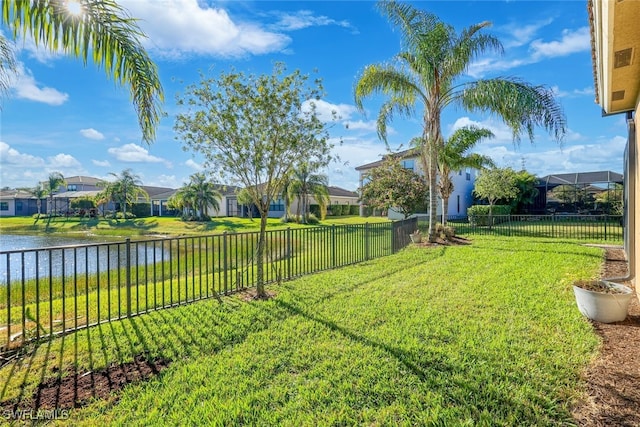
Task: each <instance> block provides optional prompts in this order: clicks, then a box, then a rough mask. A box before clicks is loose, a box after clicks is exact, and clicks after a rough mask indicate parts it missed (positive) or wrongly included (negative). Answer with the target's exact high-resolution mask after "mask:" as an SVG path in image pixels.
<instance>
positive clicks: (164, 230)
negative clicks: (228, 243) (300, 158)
mask: <svg viewBox="0 0 640 427" xmlns="http://www.w3.org/2000/svg"><path fill="white" fill-rule="evenodd" d="M385 221H387V219H386V218H380V217H368V218H361V217H357V216H351V217H328V218H327V219H326V220H324V221H322V224H321V225H332V224H336V225H343V224H363V223H365V222H370V223H374V222H385ZM267 227H268V229H278V228H286V227H291V228H296V227H305V226H304V225H302V224H295V223H289V224H283V223H282V221H280V220H279V219H277V218H269V220H268V222H267ZM259 228H260V220H259V218H258V219H253V220H251V219H248V218H227V217H224V218H213V219H212V220H211V221H208V222H185V221H181V220H180V219H179V218H174V217H149V218H139V219H132V220H122V219H121V220H115V219H101V218H64V217H58V218H52V219H51V221H48V220H47V219H40V220H38V221H36V220H34V219H33V218H30V217H0V234H2V233H16V234H18V233H24V234H29V233H57V234H60V233H62V234H70V235H73V234H86V233H90V234H95V235H104V236H123V237H133V236H147V235H164V236H184V235H197V234H208V233H222V232H224V231H227V232H243V231H256V230H258V229H259Z"/></svg>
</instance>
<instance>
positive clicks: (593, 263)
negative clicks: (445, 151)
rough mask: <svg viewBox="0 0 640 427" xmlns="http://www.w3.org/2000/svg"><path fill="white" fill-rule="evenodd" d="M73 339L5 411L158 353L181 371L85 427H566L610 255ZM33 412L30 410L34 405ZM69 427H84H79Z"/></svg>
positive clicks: (409, 263) (478, 268) (481, 254)
mask: <svg viewBox="0 0 640 427" xmlns="http://www.w3.org/2000/svg"><path fill="white" fill-rule="evenodd" d="M473 240H474V241H473V244H472V245H468V246H453V247H439V248H429V249H425V248H418V247H410V248H408V249H406V250H403V251H401V252H400V253H399V254H396V255H393V256H389V257H384V258H380V259H377V260H374V261H370V262H366V263H362V264H358V265H355V266H351V267H346V268H343V269H340V270H333V271H330V272H326V273H322V274H316V275H312V276H307V277H303V278H300V279H298V280H295V281H291V282H285V283H283V284H282V285H279V286H272V287H270V289H271V290H273V291H275V292H276V293H277V297H276V298H274V299H272V300H269V301H266V302H257V301H255V302H251V303H246V302H241V301H240V300H239V299H237V298H235V297H225V298H224V299H223V304H219V303H218V302H217V301H215V300H208V301H203V302H198V303H194V304H191V305H188V306H183V307H179V308H175V309H171V310H164V311H158V312H153V313H150V314H147V315H142V316H139V317H135V318H132V319H128V320H124V321H120V322H112V323H110V324H104V325H101V326H98V327H94V328H90V329H88V330H85V331H81V332H78V333H76V334H72V335H69V336H66V337H64V338H57V339H55V340H53V341H52V342H50V343H47V344H43V345H41V346H40V347H39V348H37V350H36V351H35V352H34V353H33V354H32V355H30V356H28V357H27V358H25V359H23V360H20V361H16V362H13V363H11V364H9V365H7V366H5V367H3V368H2V369H1V370H0V378H2V379H3V380H2V382H1V383H0V387H1V388H0V390H1V392H0V400H1V401H7V400H13V399H20V398H26V397H28V396H31V395H32V393H33V392H34V390H35V389H36V387H37V384H38V383H39V382H40V381H42V380H46V379H47V378H56V377H58V376H59V375H63V373H64V372H66V371H67V370H74V369H76V370H77V371H78V372H82V371H86V370H98V369H101V368H103V367H105V366H108V365H110V364H113V363H116V364H117V363H123V362H128V361H131V360H133V357H134V356H135V355H137V354H141V353H144V354H145V355H146V357H148V358H157V357H163V358H166V359H168V360H171V361H172V364H171V365H170V366H169V368H167V369H166V370H164V371H163V372H162V373H161V374H160V375H159V376H158V377H156V378H154V379H152V380H150V381H147V382H144V383H138V384H131V385H129V386H127V387H126V388H125V389H124V390H123V391H122V392H120V394H119V399H117V400H116V399H111V400H108V401H95V402H94V403H92V404H91V405H89V406H88V407H85V408H81V409H76V410H73V411H72V420H71V422H72V423H73V424H74V425H127V426H128V425H220V426H222V425H242V424H245V425H284V426H287V425H289V426H300V425H310V426H311V425H312V426H315V425H447V426H448V425H491V426H493V425H507V426H512V425H536V426H539V425H558V424H563V423H568V422H570V419H571V418H570V413H569V406H570V404H571V402H572V399H574V398H576V397H577V396H579V395H580V393H581V392H582V384H581V382H580V379H579V378H580V377H579V375H580V372H581V371H582V370H583V369H584V368H585V367H586V365H587V364H588V363H589V361H590V360H592V358H593V357H594V356H595V354H596V351H597V348H598V344H599V341H598V339H597V336H596V335H595V333H594V332H593V329H592V327H591V325H590V324H589V323H588V322H587V321H586V320H585V319H584V318H582V316H581V315H580V314H579V312H578V310H577V308H576V307H575V301H574V298H573V295H572V293H571V289H570V288H571V286H570V284H571V283H572V282H573V281H574V280H576V279H580V278H588V277H592V276H595V275H597V274H598V270H599V267H600V264H601V261H602V250H600V249H598V248H593V247H585V246H582V245H580V244H577V243H574V242H568V241H566V242H556V241H549V240H539V239H521V238H495V237H494V238H490V237H476V238H474V239H473ZM18 406H19V405H18ZM65 423H66V424H68V423H69V421H66V422H65Z"/></svg>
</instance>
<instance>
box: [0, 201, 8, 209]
mask: <svg viewBox="0 0 640 427" xmlns="http://www.w3.org/2000/svg"><path fill="white" fill-rule="evenodd" d="M8 210H9V202H0V211H8Z"/></svg>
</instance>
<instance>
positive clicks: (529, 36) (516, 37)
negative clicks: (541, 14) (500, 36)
mask: <svg viewBox="0 0 640 427" xmlns="http://www.w3.org/2000/svg"><path fill="white" fill-rule="evenodd" d="M552 22H553V19H552V18H549V19H546V20H544V21H538V22H534V23H533V24H528V25H522V24H521V23H516V24H511V25H505V26H503V27H502V28H500V30H501V31H502V32H504V33H506V34H507V35H508V37H509V39H508V40H507V41H506V42H505V43H503V44H504V47H505V48H507V49H508V48H510V47H518V46H523V45H525V44H527V43H529V42H530V41H531V40H533V38H534V37H535V35H536V34H537V33H538V31H539V30H540V29H541V28H543V27H546V26H547V25H549V24H551V23H552Z"/></svg>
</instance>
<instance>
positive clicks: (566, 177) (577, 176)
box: [538, 171, 623, 187]
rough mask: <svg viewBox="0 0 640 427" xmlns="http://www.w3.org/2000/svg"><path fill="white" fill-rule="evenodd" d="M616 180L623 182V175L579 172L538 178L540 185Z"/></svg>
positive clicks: (553, 185)
mask: <svg viewBox="0 0 640 427" xmlns="http://www.w3.org/2000/svg"><path fill="white" fill-rule="evenodd" d="M604 182H614V183H618V184H622V183H623V176H622V175H621V174H619V173H617V172H611V171H597V172H577V173H560V174H553V175H547V176H544V177H542V178H538V186H539V187H555V186H558V185H588V184H593V183H604Z"/></svg>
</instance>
